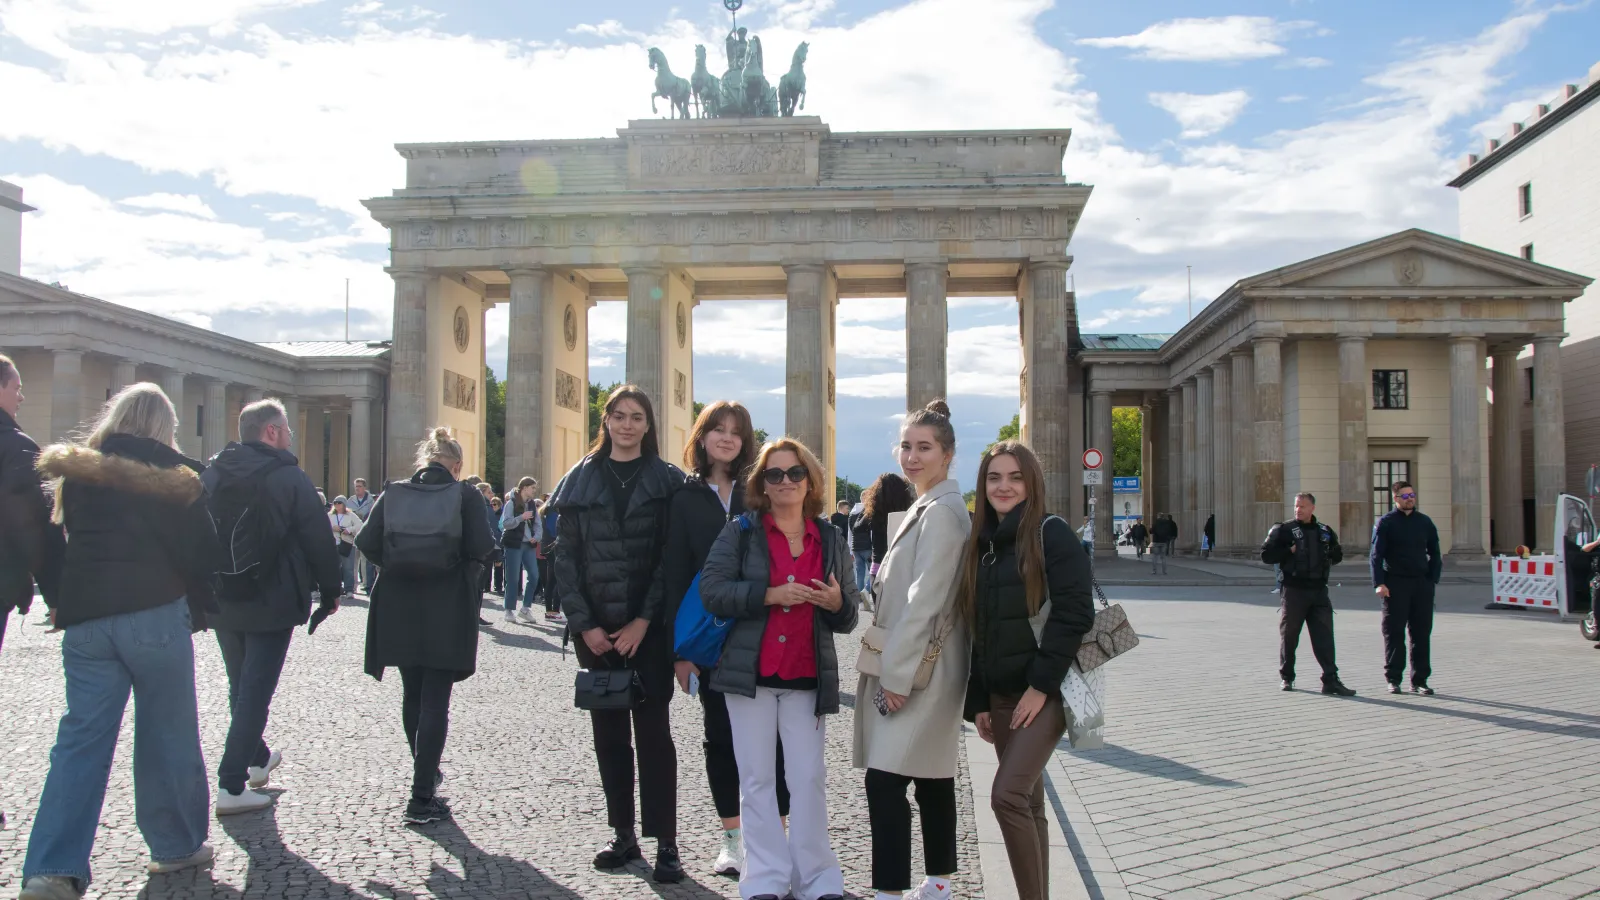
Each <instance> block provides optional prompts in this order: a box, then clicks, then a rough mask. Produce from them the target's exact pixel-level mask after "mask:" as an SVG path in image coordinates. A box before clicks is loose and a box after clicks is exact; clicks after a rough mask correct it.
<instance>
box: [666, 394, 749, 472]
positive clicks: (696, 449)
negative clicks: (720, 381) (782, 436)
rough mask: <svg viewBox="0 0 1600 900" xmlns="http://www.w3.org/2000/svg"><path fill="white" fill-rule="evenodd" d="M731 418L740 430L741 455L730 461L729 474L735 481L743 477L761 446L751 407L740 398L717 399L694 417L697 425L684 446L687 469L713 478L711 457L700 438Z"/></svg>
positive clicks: (734, 426)
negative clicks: (752, 419)
mask: <svg viewBox="0 0 1600 900" xmlns="http://www.w3.org/2000/svg"><path fill="white" fill-rule="evenodd" d="M729 419H732V420H733V430H734V431H737V432H738V433H739V455H738V456H737V457H734V460H733V462H731V463H728V474H729V475H731V476H733V480H734V481H738V480H739V479H741V478H742V477H744V474H745V472H746V470H748V469H749V468H750V466H751V464H752V463H754V462H755V460H756V453H758V452H759V451H760V450H761V448H760V447H757V446H756V429H755V426H754V425H752V424H750V410H748V409H745V408H744V404H742V403H740V402H738V401H737V400H718V401H717V402H715V403H713V404H711V405H710V406H708V407H706V408H705V409H703V410H701V411H700V417H699V418H697V419H695V420H694V428H692V429H690V431H689V442H688V443H687V444H684V445H683V467H684V468H685V469H688V470H689V471H691V472H693V473H695V474H696V475H699V476H700V477H701V478H710V477H711V456H710V455H709V454H707V453H706V448H705V447H704V446H703V445H702V444H701V441H702V440H704V438H705V436H706V435H708V434H710V433H711V432H712V431H715V430H716V428H717V426H718V425H721V424H722V423H723V422H725V421H728V420H729Z"/></svg>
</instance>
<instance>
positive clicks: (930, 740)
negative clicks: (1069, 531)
mask: <svg viewBox="0 0 1600 900" xmlns="http://www.w3.org/2000/svg"><path fill="white" fill-rule="evenodd" d="M971 529H972V514H971V513H969V512H967V507H966V504H965V503H963V502H962V500H961V488H960V486H959V485H957V484H956V482H955V480H954V479H951V480H948V481H945V482H944V483H943V484H940V485H937V486H936V487H934V488H933V489H932V490H931V491H929V492H928V493H927V494H926V495H924V496H922V497H920V498H918V499H917V502H916V503H915V504H913V505H912V507H911V509H910V510H908V511H907V513H906V518H905V521H904V522H902V523H901V525H900V530H899V531H897V532H895V534H894V536H893V537H892V538H891V539H890V543H889V552H888V555H887V556H885V557H884V560H883V565H882V566H881V567H880V568H879V570H878V610H877V614H876V617H875V618H876V621H877V624H879V625H881V626H883V627H884V628H886V629H888V631H889V635H888V639H887V640H886V641H885V645H884V648H883V682H882V686H883V687H884V688H885V689H886V690H889V691H891V692H893V693H896V694H909V695H910V699H909V700H908V701H906V705H905V706H902V707H900V709H899V711H897V712H892V713H890V714H889V715H887V716H885V715H882V714H880V713H879V712H878V707H877V706H876V704H874V703H873V702H872V698H873V697H874V696H876V695H877V693H878V687H879V680H878V679H877V678H873V677H871V676H867V675H861V676H860V677H859V682H858V684H857V687H856V710H855V712H856V719H855V726H856V729H855V755H854V756H855V766H856V768H858V769H862V768H865V769H879V770H882V771H885V772H894V773H896V774H898V775H906V776H910V777H913V778H954V777H955V775H956V745H957V742H958V741H959V740H960V739H961V710H962V706H963V704H964V703H965V702H966V696H967V669H968V667H969V666H970V664H971V659H970V655H971V638H970V635H969V634H968V630H967V626H966V624H965V623H964V622H963V621H962V620H961V617H960V616H959V615H957V616H953V617H951V618H950V619H949V621H950V623H951V629H950V633H949V636H948V637H946V638H945V641H944V647H943V650H942V651H941V652H940V655H939V661H938V663H936V664H935V665H934V668H933V679H932V680H931V681H929V682H928V687H927V688H926V689H925V690H920V691H915V692H913V691H912V690H911V682H912V679H913V678H914V677H915V676H916V672H917V666H918V665H920V664H921V662H922V656H923V653H924V651H926V649H927V647H928V642H929V641H930V640H932V639H933V638H934V637H935V636H936V634H937V631H936V629H937V628H939V627H940V625H941V623H942V622H944V621H945V616H946V615H947V614H949V613H950V612H951V611H952V608H953V606H954V604H955V601H956V581H957V579H958V578H959V575H960V571H961V556H962V551H963V549H964V548H965V546H966V541H967V534H968V532H969V531H971ZM862 652H866V651H862Z"/></svg>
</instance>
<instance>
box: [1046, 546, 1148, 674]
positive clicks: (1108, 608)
mask: <svg viewBox="0 0 1600 900" xmlns="http://www.w3.org/2000/svg"><path fill="white" fill-rule="evenodd" d="M1059 518H1060V516H1046V517H1045V520H1044V522H1043V523H1041V524H1040V525H1039V548H1040V555H1041V556H1042V555H1043V554H1044V527H1045V525H1048V524H1049V523H1050V520H1051V519H1059ZM1089 584H1090V585H1091V586H1092V587H1093V588H1094V595H1095V597H1096V598H1097V599H1099V601H1100V609H1099V610H1097V611H1096V612H1095V614H1094V625H1093V626H1091V627H1090V628H1089V631H1088V632H1087V633H1085V634H1084V636H1083V643H1081V644H1079V645H1078V655H1077V663H1078V670H1079V671H1080V672H1090V671H1093V670H1095V669H1098V668H1099V667H1101V666H1103V665H1105V664H1106V663H1107V662H1109V661H1111V660H1112V659H1115V658H1116V657H1118V656H1121V655H1122V654H1124V653H1127V652H1128V651H1129V650H1132V649H1133V648H1135V647H1137V646H1139V633H1138V632H1136V631H1134V630H1133V623H1131V622H1129V621H1128V614H1127V612H1126V611H1124V610H1123V608H1122V604H1120V603H1112V602H1111V601H1110V600H1108V599H1106V592H1105V591H1103V590H1101V589H1100V582H1099V581H1097V580H1095V578H1094V575H1093V574H1090V576H1089ZM1049 616H1050V602H1049V601H1048V600H1047V601H1045V605H1044V606H1043V607H1042V608H1040V610H1039V614H1038V615H1037V616H1035V617H1034V619H1033V625H1034V636H1035V637H1041V636H1042V634H1043V631H1044V623H1045V620H1046V619H1048V618H1049Z"/></svg>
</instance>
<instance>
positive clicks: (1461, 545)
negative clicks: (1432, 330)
mask: <svg viewBox="0 0 1600 900" xmlns="http://www.w3.org/2000/svg"><path fill="white" fill-rule="evenodd" d="M1540 387H1541V388H1542V387H1543V385H1540ZM1483 400H1484V398H1483V341H1482V339H1481V338H1479V337H1477V336H1476V335H1452V336H1451V337H1450V529H1451V539H1450V549H1449V550H1448V551H1446V552H1448V553H1449V554H1450V555H1451V556H1466V557H1471V556H1482V555H1483V464H1482V458H1481V457H1480V456H1479V453H1478V434H1479V427H1478V425H1479V418H1478V416H1479V414H1480V410H1482V408H1483Z"/></svg>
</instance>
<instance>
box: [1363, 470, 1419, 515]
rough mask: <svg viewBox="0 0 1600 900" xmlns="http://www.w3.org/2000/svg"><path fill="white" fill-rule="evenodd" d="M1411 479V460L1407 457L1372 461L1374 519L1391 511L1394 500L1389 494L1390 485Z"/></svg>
mask: <svg viewBox="0 0 1600 900" xmlns="http://www.w3.org/2000/svg"><path fill="white" fill-rule="evenodd" d="M1410 480H1411V461H1410V460H1407V459H1375V460H1373V461H1372V519H1373V521H1377V519H1378V517H1379V516H1381V515H1383V514H1384V513H1386V512H1388V511H1389V508H1390V507H1391V506H1393V505H1394V501H1393V499H1392V498H1390V496H1389V485H1391V484H1394V483H1395V482H1396V481H1410Z"/></svg>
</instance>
